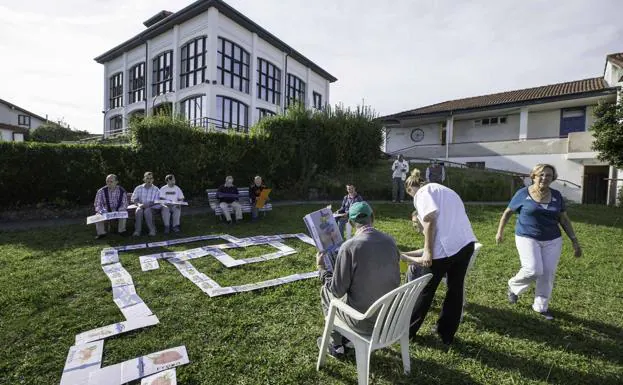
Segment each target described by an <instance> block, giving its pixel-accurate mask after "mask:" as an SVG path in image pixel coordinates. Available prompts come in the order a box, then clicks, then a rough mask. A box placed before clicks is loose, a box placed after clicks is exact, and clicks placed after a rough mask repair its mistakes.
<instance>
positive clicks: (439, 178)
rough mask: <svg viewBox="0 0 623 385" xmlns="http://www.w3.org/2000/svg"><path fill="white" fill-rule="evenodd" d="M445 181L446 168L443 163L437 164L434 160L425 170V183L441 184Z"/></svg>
mask: <svg viewBox="0 0 623 385" xmlns="http://www.w3.org/2000/svg"><path fill="white" fill-rule="evenodd" d="M445 180H446V167H445V166H444V164H443V163H439V162H437V161H436V160H434V161H433V163H432V164H431V165H430V166H428V167H427V168H426V181H427V182H428V183H439V184H443V182H444V181H445Z"/></svg>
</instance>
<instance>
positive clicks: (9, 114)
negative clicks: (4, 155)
mask: <svg viewBox="0 0 623 385" xmlns="http://www.w3.org/2000/svg"><path fill="white" fill-rule="evenodd" d="M46 121H47V119H46V118H43V117H41V116H39V115H37V114H33V113H32V112H30V111H27V110H25V109H23V108H21V107H18V106H16V105H15V104H13V103H9V102H7V101H5V100H2V99H0V141H4V142H23V141H24V135H26V134H27V133H28V132H29V131H30V130H34V129H35V128H37V127H39V126H40V125H42V124H43V123H45V122H46Z"/></svg>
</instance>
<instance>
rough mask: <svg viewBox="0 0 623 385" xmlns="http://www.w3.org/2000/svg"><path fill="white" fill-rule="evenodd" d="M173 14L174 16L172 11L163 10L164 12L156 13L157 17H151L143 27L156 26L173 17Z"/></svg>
mask: <svg viewBox="0 0 623 385" xmlns="http://www.w3.org/2000/svg"><path fill="white" fill-rule="evenodd" d="M172 14H173V12H171V11H165V10H162V11H160V12H158V13H156V14H155V15H153V16H152V17H150V18H149V19H147V20H145V21H144V22H143V25H144V26H145V27H151V26H152V25H154V24H156V23H157V22H159V21H160V20H163V19H165V18H167V17H169V16H171V15H172Z"/></svg>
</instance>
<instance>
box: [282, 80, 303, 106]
mask: <svg viewBox="0 0 623 385" xmlns="http://www.w3.org/2000/svg"><path fill="white" fill-rule="evenodd" d="M305 87H306V84H305V82H304V81H303V80H302V79H301V78H299V77H298V76H296V75H293V74H290V73H289V74H288V76H287V82H286V101H287V104H286V107H287V106H289V105H290V104H292V103H297V102H298V103H301V104H303V106H305Z"/></svg>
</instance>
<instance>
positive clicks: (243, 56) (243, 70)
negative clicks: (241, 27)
mask: <svg viewBox="0 0 623 385" xmlns="http://www.w3.org/2000/svg"><path fill="white" fill-rule="evenodd" d="M249 57H250V56H249V53H248V52H247V51H245V50H244V49H243V48H242V47H241V46H239V45H238V44H236V43H233V42H231V41H229V40H226V39H223V38H222V37H219V38H218V57H217V72H218V73H217V76H218V78H219V79H220V82H221V84H222V85H224V86H226V87H231V88H233V89H235V90H238V91H242V92H244V93H245V94H248V93H249Z"/></svg>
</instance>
